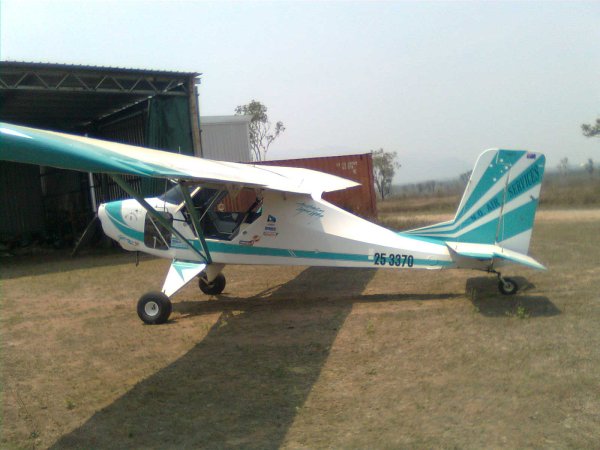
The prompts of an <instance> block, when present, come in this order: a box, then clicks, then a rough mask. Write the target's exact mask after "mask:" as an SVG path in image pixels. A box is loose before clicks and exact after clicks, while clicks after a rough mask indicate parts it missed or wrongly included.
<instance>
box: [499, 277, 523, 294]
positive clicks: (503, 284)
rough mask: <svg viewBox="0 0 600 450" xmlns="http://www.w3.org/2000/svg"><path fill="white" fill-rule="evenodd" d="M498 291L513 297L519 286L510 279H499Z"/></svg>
mask: <svg viewBox="0 0 600 450" xmlns="http://www.w3.org/2000/svg"><path fill="white" fill-rule="evenodd" d="M498 289H499V290H500V292H501V293H502V294H504V295H515V294H516V293H517V291H518V290H519V285H518V284H517V282H516V281H515V280H513V279H512V278H500V279H499V280H498Z"/></svg>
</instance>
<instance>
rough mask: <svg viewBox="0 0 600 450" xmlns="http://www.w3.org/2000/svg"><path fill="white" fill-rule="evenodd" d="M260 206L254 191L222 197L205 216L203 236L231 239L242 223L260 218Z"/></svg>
mask: <svg viewBox="0 0 600 450" xmlns="http://www.w3.org/2000/svg"><path fill="white" fill-rule="evenodd" d="M261 204H262V202H261V200H260V199H259V197H258V196H257V193H256V191H255V190H254V189H249V188H245V189H242V190H241V191H240V192H238V194H237V196H235V197H234V196H232V195H229V194H227V195H224V196H223V197H222V198H220V199H219V200H218V201H217V202H215V204H214V205H213V206H212V208H211V209H210V210H209V211H208V212H207V214H206V216H205V219H206V220H204V221H203V229H204V233H205V235H206V236H207V237H212V238H216V239H225V240H231V239H233V238H234V237H235V236H236V235H237V233H238V232H239V230H240V227H241V225H242V224H243V223H252V222H254V221H255V220H256V219H257V218H258V217H260V215H261V208H260V206H261Z"/></svg>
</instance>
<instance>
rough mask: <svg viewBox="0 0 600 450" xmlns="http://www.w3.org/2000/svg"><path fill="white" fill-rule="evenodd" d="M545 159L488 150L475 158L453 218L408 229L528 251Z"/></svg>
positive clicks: (449, 239) (520, 152)
mask: <svg viewBox="0 0 600 450" xmlns="http://www.w3.org/2000/svg"><path fill="white" fill-rule="evenodd" d="M545 162H546V158H545V157H544V155H543V154H541V153H533V152H527V151H523V150H498V149H493V150H486V151H485V152H483V153H482V154H481V155H480V156H479V158H478V159H477V162H476V163H475V168H474V169H473V172H472V174H471V178H470V180H469V183H468V184H467V187H466V189H465V193H464V194H463V197H462V200H461V201H460V205H459V206H458V211H457V212H456V216H455V217H454V219H453V220H451V221H449V222H444V223H439V224H436V225H431V226H427V227H423V228H418V229H416V230H411V231H408V232H407V233H409V234H413V235H418V236H423V237H428V238H433V239H436V240H441V241H444V242H466V243H472V244H492V245H497V246H499V247H502V248H505V249H508V250H513V251H516V252H519V253H522V254H527V251H528V249H529V241H530V239H531V231H532V228H533V220H534V218H535V211H536V208H537V205H538V201H539V196H540V188H541V185H542V178H543V176H544V165H545Z"/></svg>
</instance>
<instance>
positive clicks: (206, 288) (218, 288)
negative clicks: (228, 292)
mask: <svg viewBox="0 0 600 450" xmlns="http://www.w3.org/2000/svg"><path fill="white" fill-rule="evenodd" d="M198 286H200V290H201V291H202V292H204V293H205V294H206V295H219V294H220V293H221V292H223V289H225V275H223V274H222V273H220V274H219V275H217V276H216V277H215V279H214V280H212V281H211V282H210V283H209V282H208V281H206V275H204V274H203V275H200V277H199V278H198Z"/></svg>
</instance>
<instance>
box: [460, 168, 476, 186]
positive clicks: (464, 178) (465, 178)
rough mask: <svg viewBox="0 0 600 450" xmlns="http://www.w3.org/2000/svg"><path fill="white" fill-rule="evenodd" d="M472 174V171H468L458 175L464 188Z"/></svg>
mask: <svg viewBox="0 0 600 450" xmlns="http://www.w3.org/2000/svg"><path fill="white" fill-rule="evenodd" d="M472 173H473V171H472V170H469V171H467V172H464V173H461V174H460V175H459V179H460V182H461V183H462V184H464V185H465V186H466V185H467V183H468V182H469V180H470V179H471V174H472Z"/></svg>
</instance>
